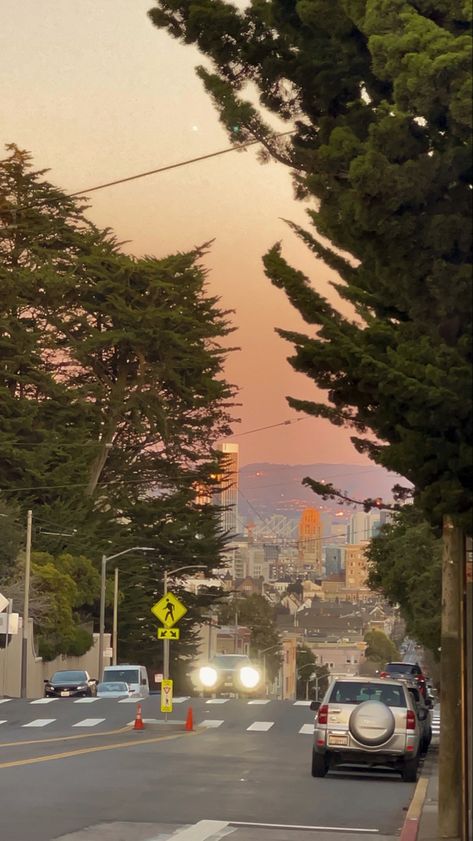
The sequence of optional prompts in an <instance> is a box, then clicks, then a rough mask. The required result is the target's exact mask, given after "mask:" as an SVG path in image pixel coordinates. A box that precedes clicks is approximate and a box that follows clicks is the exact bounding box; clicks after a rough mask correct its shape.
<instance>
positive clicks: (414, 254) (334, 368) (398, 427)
mask: <svg viewBox="0 0 473 841" xmlns="http://www.w3.org/2000/svg"><path fill="white" fill-rule="evenodd" d="M470 5H471V4H470V3H467V2H462V0H445V2H441V3H440V2H434V1H433V0H422V2H421V0H416V2H414V0H304V2H296V0H291V2H286V0H284V2H282V0H270V2H264V3H263V2H260V0H253V2H251V3H250V4H249V5H247V6H245V7H244V8H243V9H239V8H237V7H236V6H234V5H233V4H232V3H230V2H224V0H219V2H214V0H198V2H197V0H159V2H158V3H157V4H156V6H155V7H153V8H152V9H151V11H150V13H149V14H150V17H151V19H152V21H153V23H154V24H155V25H157V26H158V27H162V28H165V29H167V30H168V31H169V32H170V34H171V35H172V36H174V37H176V38H179V39H181V40H182V41H183V42H184V43H193V44H196V45H197V47H198V48H199V49H200V50H201V52H202V53H203V54H204V55H205V56H206V57H207V58H208V59H210V69H209V67H208V65H207V66H206V67H205V68H204V67H200V68H198V73H199V76H200V77H201V78H202V80H203V82H204V84H205V86H206V89H207V90H208V91H209V93H210V95H211V96H212V98H213V101H214V103H215V105H216V107H217V109H218V112H219V115H220V118H221V120H222V122H223V124H224V125H225V126H226V128H227V129H228V131H229V134H230V136H231V137H232V138H233V139H234V140H235V142H242V141H243V142H244V141H245V140H249V139H254V138H258V139H259V140H260V141H261V143H262V144H263V146H264V147H265V149H266V150H267V152H268V154H269V155H271V156H272V157H273V158H275V159H277V160H279V161H282V162H283V163H284V164H286V165H287V166H289V167H290V168H291V169H292V170H293V173H294V180H295V186H296V191H297V195H298V196H299V197H310V198H312V199H313V200H314V202H313V206H312V208H311V209H310V210H309V211H308V216H309V221H310V224H311V226H312V230H310V229H307V230H305V229H302V228H300V227H298V226H296V225H291V227H292V229H293V230H294V231H295V233H296V234H297V235H298V236H299V237H300V238H301V240H302V241H303V242H304V243H306V245H307V246H308V248H309V249H311V250H312V252H313V253H314V255H315V258H316V259H317V260H322V261H323V262H325V264H326V265H328V266H329V267H330V268H332V269H333V270H334V271H335V272H336V273H337V274H338V277H339V279H338V281H337V282H335V283H334V284H333V285H334V287H335V290H336V292H337V293H338V295H339V296H340V297H341V298H342V299H344V300H345V302H348V304H350V305H351V307H352V313H353V314H352V316H351V317H348V316H343V315H342V314H341V312H340V309H339V307H338V305H336V304H335V305H334V304H332V303H331V302H329V300H328V299H327V298H326V297H324V296H323V295H321V294H320V293H319V292H318V291H317V290H316V288H314V286H313V285H312V283H311V282H310V280H309V278H308V277H306V276H305V275H304V274H303V273H301V272H300V271H298V270H296V269H295V268H293V267H291V266H290V265H288V263H287V262H286V261H285V259H284V257H283V255H282V249H281V245H280V244H277V245H275V246H274V247H273V248H272V249H271V250H270V251H269V253H268V254H267V255H266V256H265V258H264V264H265V268H266V272H267V275H268V277H269V278H270V279H271V281H272V283H273V284H275V285H276V286H277V287H279V288H281V289H283V290H284V291H285V292H286V294H287V296H288V298H289V300H290V301H291V302H292V303H293V305H294V306H295V307H296V308H297V309H298V310H299V312H300V313H301V315H302V316H303V318H304V320H305V321H306V323H307V325H308V327H309V328H310V334H309V335H304V334H302V333H296V332H289V331H286V330H279V333H280V335H281V336H282V337H283V338H285V339H287V340H288V341H289V342H291V343H292V344H293V345H294V347H295V354H294V356H293V357H292V359H291V364H292V365H293V367H294V368H295V369H296V370H297V371H299V372H302V373H305V374H307V375H308V376H309V377H311V378H312V379H313V380H314V382H315V383H316V384H317V386H318V387H319V388H321V389H322V390H324V391H325V392H326V395H327V399H328V402H327V401H320V402H315V401H303V400H297V399H294V398H292V399H290V404H291V405H292V406H293V407H294V408H296V409H298V410H300V411H305V412H307V413H309V414H313V415H318V416H321V417H325V418H328V419H329V420H330V421H331V422H332V423H334V424H338V425H345V426H348V427H350V428H352V429H353V433H354V434H353V438H352V440H353V442H354V444H355V446H356V447H357V448H358V449H359V450H360V451H362V452H366V453H368V454H369V456H370V457H371V458H372V459H374V460H375V461H376V462H378V463H379V464H382V465H384V466H385V467H387V468H388V469H390V470H393V471H395V472H397V473H398V474H401V475H402V476H404V477H406V478H407V479H408V480H409V481H410V482H412V484H413V485H414V487H415V494H416V498H417V502H418V504H419V505H420V506H421V507H422V508H423V510H424V511H425V513H426V516H427V517H428V518H429V520H430V521H431V522H433V523H436V524H437V523H439V522H440V520H441V518H442V516H443V515H445V514H449V515H454V516H455V517H456V520H457V522H459V523H461V524H462V525H464V526H466V527H467V528H468V529H471V510H472V499H471V487H472V481H471V479H472V468H471V465H472V441H471V430H472V402H471V393H472V373H471V326H472V311H471V300H472V296H471V256H472V255H471V236H470V213H471V201H472V190H471V108H470V103H471V72H470V71H471V14H470V12H471V10H470ZM255 90H256V93H257V95H258V97H259V105H255V104H254V92H255ZM268 112H272V113H275V114H277V115H278V117H280V118H282V119H283V120H285V121H286V122H287V123H288V127H289V128H290V129H293V134H292V137H291V139H287V138H283V137H279V136H278V135H277V132H276V131H275V130H274V129H273V128H272V127H271V125H270V120H269V116H268ZM373 434H374V436H375V437H374V438H373Z"/></svg>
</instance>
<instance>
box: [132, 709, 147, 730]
mask: <svg viewBox="0 0 473 841" xmlns="http://www.w3.org/2000/svg"><path fill="white" fill-rule="evenodd" d="M144 729H145V725H144V723H143V714H142V712H141V704H137V705H136V718H135V723H134V725H133V730H144Z"/></svg>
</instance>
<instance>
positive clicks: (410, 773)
mask: <svg viewBox="0 0 473 841" xmlns="http://www.w3.org/2000/svg"><path fill="white" fill-rule="evenodd" d="M418 767H419V758H418V757H417V756H415V757H413V758H412V759H405V760H404V765H403V767H402V771H401V777H402V779H403V781H404V782H405V783H415V782H417V769H418Z"/></svg>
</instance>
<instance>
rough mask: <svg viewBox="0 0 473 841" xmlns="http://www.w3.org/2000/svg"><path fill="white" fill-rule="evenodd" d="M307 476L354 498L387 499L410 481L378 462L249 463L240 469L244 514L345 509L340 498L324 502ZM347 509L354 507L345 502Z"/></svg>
mask: <svg viewBox="0 0 473 841" xmlns="http://www.w3.org/2000/svg"><path fill="white" fill-rule="evenodd" d="M306 476H310V477H311V478H313V479H317V480H319V481H320V480H322V479H323V480H325V481H326V482H331V483H332V484H333V485H334V486H335V487H338V488H339V489H340V490H343V491H346V492H347V494H348V495H349V496H351V497H353V498H354V499H365V498H366V497H381V498H382V499H383V500H385V501H386V502H388V501H391V500H392V490H391V489H392V487H393V485H395V484H396V483H401V484H407V483H405V481H404V480H402V479H400V477H399V476H396V475H395V474H394V473H388V471H386V470H384V469H383V468H382V467H378V466H377V465H374V464H367V465H366V466H365V465H357V464H323V463H317V464H271V463H263V462H261V463H254V464H248V465H245V467H242V468H241V470H240V492H241V493H240V494H239V500H238V508H239V513H240V515H241V516H243V517H245V518H250V519H251V518H253V519H254V517H255V513H257V515H258V516H259V517H262V518H266V517H270V516H272V515H273V514H284V515H285V516H287V517H291V516H296V515H297V514H298V513H299V512H300V511H301V510H302V509H303V508H306V507H307V506H310V505H314V506H316V507H318V506H321V508H322V510H323V511H325V512H327V513H333V514H335V513H336V512H337V511H340V510H342V509H341V506H340V505H338V504H337V503H336V502H332V501H330V500H329V501H328V502H323V500H321V499H320V498H319V497H317V496H316V495H315V494H313V493H312V491H311V490H309V489H308V488H306V487H304V486H303V485H302V484H301V483H302V479H304V477H306ZM345 510H346V511H347V513H348V512H349V510H350V509H349V508H348V507H346V506H345Z"/></svg>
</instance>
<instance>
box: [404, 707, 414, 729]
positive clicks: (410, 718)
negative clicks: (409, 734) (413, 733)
mask: <svg viewBox="0 0 473 841" xmlns="http://www.w3.org/2000/svg"><path fill="white" fill-rule="evenodd" d="M415 729H416V714H415V712H413V711H412V710H407V715H406V730H415Z"/></svg>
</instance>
